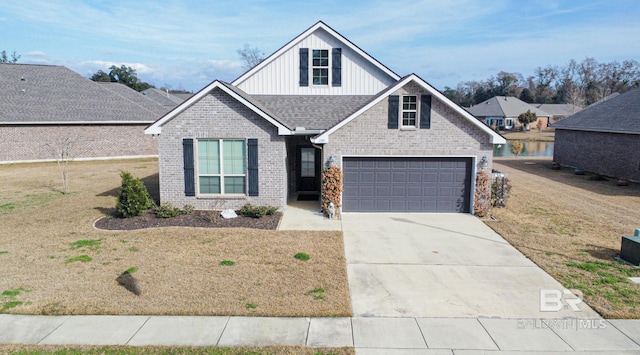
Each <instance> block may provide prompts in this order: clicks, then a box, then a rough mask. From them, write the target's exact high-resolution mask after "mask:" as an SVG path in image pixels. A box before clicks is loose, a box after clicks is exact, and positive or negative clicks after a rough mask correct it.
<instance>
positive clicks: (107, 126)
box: [0, 63, 173, 163]
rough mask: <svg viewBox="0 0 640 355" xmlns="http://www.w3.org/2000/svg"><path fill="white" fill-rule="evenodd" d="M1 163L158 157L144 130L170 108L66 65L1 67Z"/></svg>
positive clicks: (126, 88)
mask: <svg viewBox="0 0 640 355" xmlns="http://www.w3.org/2000/svg"><path fill="white" fill-rule="evenodd" d="M0 89H1V90H0V163H8V162H25V161H49V160H53V159H55V158H56V156H57V155H59V154H60V153H61V151H62V150H63V149H64V148H71V149H70V151H69V154H70V158H74V159H95V158H116V157H140V156H156V155H157V154H158V153H157V149H158V148H157V142H155V141H154V140H153V139H152V138H151V137H150V136H147V135H145V134H143V128H144V127H146V126H148V125H149V124H150V123H152V122H154V121H155V120H157V119H158V117H161V116H162V115H164V114H165V113H167V112H168V111H169V110H170V109H171V108H173V107H171V108H166V107H163V106H161V105H158V104H156V103H155V102H153V101H151V100H149V99H147V98H146V97H144V96H143V95H142V94H140V93H138V92H136V91H135V90H132V89H130V88H129V87H127V86H125V85H122V84H118V83H96V82H93V81H91V80H89V79H87V78H85V77H83V76H82V75H80V74H78V73H76V72H74V71H72V70H70V69H67V68H65V67H62V66H53V65H32V64H6V63H3V64H0Z"/></svg>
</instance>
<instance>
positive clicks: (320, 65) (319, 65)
mask: <svg viewBox="0 0 640 355" xmlns="http://www.w3.org/2000/svg"><path fill="white" fill-rule="evenodd" d="M312 59H313V60H312V64H313V66H312V69H313V81H312V82H313V85H329V50H327V49H314V50H313V58H312Z"/></svg>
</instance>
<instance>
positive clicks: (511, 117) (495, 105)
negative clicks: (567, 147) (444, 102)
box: [467, 96, 551, 130]
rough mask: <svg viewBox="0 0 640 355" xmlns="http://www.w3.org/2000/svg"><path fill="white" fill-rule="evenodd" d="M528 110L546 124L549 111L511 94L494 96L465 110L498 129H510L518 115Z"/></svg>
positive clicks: (516, 121) (516, 120) (514, 124)
mask: <svg viewBox="0 0 640 355" xmlns="http://www.w3.org/2000/svg"><path fill="white" fill-rule="evenodd" d="M528 110H531V112H534V113H535V114H536V116H538V122H544V123H545V124H546V122H547V121H548V120H549V117H551V115H550V114H549V113H547V112H545V111H543V110H541V109H539V108H537V107H535V106H533V105H530V104H528V103H526V102H524V101H522V100H520V99H518V98H516V97H512V96H494V97H492V98H490V99H488V100H486V101H483V102H481V103H479V104H477V105H473V106H471V107H469V108H467V111H469V112H470V113H471V114H472V115H474V116H475V117H477V118H478V119H479V120H482V121H483V122H486V124H488V125H489V126H490V127H496V128H498V129H500V130H511V129H513V128H514V127H516V126H517V125H518V116H520V114H522V113H525V112H527V111H528Z"/></svg>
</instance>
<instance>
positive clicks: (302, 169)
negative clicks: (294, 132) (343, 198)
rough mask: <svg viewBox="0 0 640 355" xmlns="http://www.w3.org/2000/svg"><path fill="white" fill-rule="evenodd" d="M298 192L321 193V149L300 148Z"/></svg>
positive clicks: (298, 156)
mask: <svg viewBox="0 0 640 355" xmlns="http://www.w3.org/2000/svg"><path fill="white" fill-rule="evenodd" d="M297 158H298V159H297V161H298V164H297V165H298V167H297V175H298V192H319V191H320V166H321V165H320V159H321V157H320V149H316V148H314V147H312V146H298V154H297Z"/></svg>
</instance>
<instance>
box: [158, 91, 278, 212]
mask: <svg viewBox="0 0 640 355" xmlns="http://www.w3.org/2000/svg"><path fill="white" fill-rule="evenodd" d="M183 138H194V139H198V138H223V139H224V138H227V139H234V138H235V139H245V138H257V139H258V157H259V166H258V171H259V173H258V174H259V190H260V195H259V196H255V197H253V196H252V197H249V196H242V197H234V198H223V197H220V196H216V197H199V196H195V197H188V196H185V195H184V171H183V150H182V140H183ZM159 142H160V149H159V166H160V200H161V201H162V202H170V203H171V204H173V205H174V206H178V207H182V206H183V205H185V204H190V205H192V206H194V207H195V208H196V209H201V210H207V209H223V208H233V209H237V208H239V207H241V206H242V205H244V204H246V203H251V204H254V205H271V206H277V207H284V206H285V205H286V198H287V176H286V157H287V153H286V148H285V140H284V137H282V136H278V132H277V128H276V127H275V126H273V125H272V124H271V123H269V122H267V121H266V120H265V119H264V118H262V117H260V116H258V115H256V114H255V113H254V112H253V111H251V110H249V109H248V108H246V107H245V106H244V105H242V104H240V103H239V102H237V101H236V100H235V99H233V98H232V97H230V96H229V95H227V94H226V93H225V92H223V91H222V90H220V89H215V90H214V91H213V92H212V93H211V94H210V95H207V96H205V97H204V98H202V99H201V100H200V101H199V102H197V103H196V104H194V105H193V106H191V107H190V108H188V109H187V110H186V111H184V112H183V113H181V114H180V115H178V116H177V117H175V118H174V119H173V120H171V121H169V122H168V123H167V124H166V125H165V126H164V127H162V134H160V136H159ZM194 144H195V143H194ZM196 164H197V162H196ZM196 169H197V166H196ZM197 190H198V186H197V179H196V191H197ZM196 195H197V194H196Z"/></svg>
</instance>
